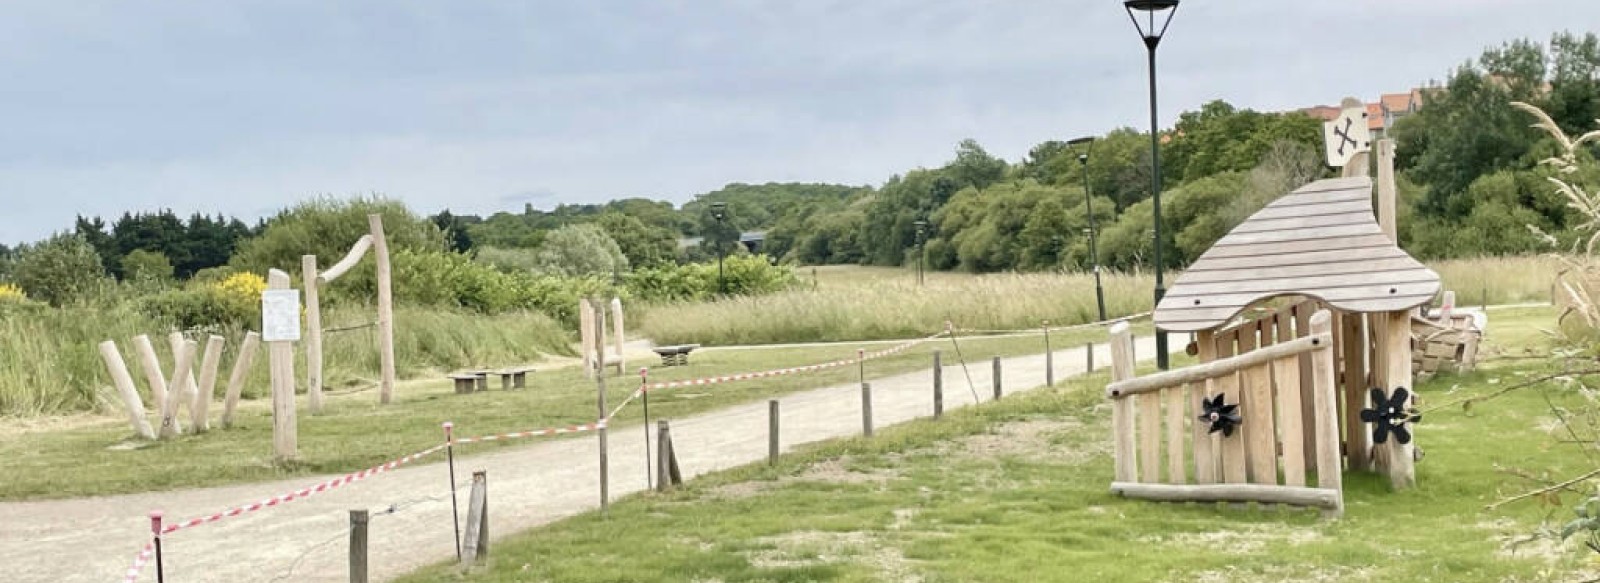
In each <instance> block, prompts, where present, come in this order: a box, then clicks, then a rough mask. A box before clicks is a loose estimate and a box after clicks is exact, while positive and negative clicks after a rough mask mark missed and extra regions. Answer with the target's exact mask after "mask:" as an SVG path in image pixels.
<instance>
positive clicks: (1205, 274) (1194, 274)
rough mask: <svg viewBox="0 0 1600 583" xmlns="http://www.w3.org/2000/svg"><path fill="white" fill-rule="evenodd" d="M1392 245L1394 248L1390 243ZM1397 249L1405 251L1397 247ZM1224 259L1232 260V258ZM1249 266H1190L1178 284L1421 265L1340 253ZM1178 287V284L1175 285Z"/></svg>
mask: <svg viewBox="0 0 1600 583" xmlns="http://www.w3.org/2000/svg"><path fill="white" fill-rule="evenodd" d="M1390 249H1394V248H1393V247H1390ZM1394 251H1395V253H1403V252H1402V251H1400V250H1399V249H1394ZM1225 261H1232V260H1231V259H1229V260H1225ZM1256 265H1257V266H1258V267H1257V268H1255V269H1249V268H1233V269H1216V268H1212V269H1206V270H1199V271H1195V270H1189V271H1185V272H1183V275H1182V276H1180V277H1179V278H1178V283H1177V284H1176V285H1183V286H1187V285H1193V284H1198V283H1216V282H1225V281H1262V280H1274V279H1284V278H1302V277H1316V276H1330V275H1345V274H1353V273H1378V272H1385V271H1396V270H1407V269H1421V268H1422V267H1421V265H1420V264H1418V263H1417V261H1416V260H1415V259H1412V258H1410V257H1387V258H1379V257H1362V258H1357V257H1341V258H1336V259H1331V260H1327V261H1318V262H1314V263H1300V264H1295V265H1279V264H1274V265H1273V266H1272V269H1270V270H1262V269H1259V265H1260V264H1259V262H1256ZM1174 287H1176V286H1174Z"/></svg>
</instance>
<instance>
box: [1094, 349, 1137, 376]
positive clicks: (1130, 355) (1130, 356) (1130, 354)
mask: <svg viewBox="0 0 1600 583" xmlns="http://www.w3.org/2000/svg"><path fill="white" fill-rule="evenodd" d="M1128 356H1129V358H1132V356H1133V354H1132V353H1131V352H1130V353H1129V354H1128ZM1083 358H1084V360H1085V362H1084V365H1083V372H1086V373H1090V372H1094V343H1093V342H1090V343H1088V344H1086V345H1084V347H1083Z"/></svg>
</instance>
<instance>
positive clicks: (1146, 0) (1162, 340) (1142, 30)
mask: <svg viewBox="0 0 1600 583" xmlns="http://www.w3.org/2000/svg"><path fill="white" fill-rule="evenodd" d="M1122 6H1123V8H1125V9H1127V11H1128V19H1129V20H1132V21H1133V27H1134V29H1136V30H1138V31H1139V36H1140V37H1143V38H1144V46H1145V49H1146V50H1147V51H1148V52H1149V56H1150V197H1151V200H1152V203H1153V206H1154V212H1155V233H1154V235H1153V238H1154V239H1155V253H1154V255H1155V270H1156V304H1158V305H1159V304H1160V303H1161V298H1162V296H1165V295H1166V294H1167V288H1166V285H1165V284H1163V283H1162V278H1161V272H1162V267H1163V266H1162V264H1161V137H1160V135H1159V131H1160V126H1159V125H1157V124H1158V122H1157V120H1156V45H1159V44H1161V37H1162V35H1165V34H1166V33H1167V25H1169V24H1172V15H1173V14H1177V12H1178V0H1125V1H1124V2H1123V3H1122ZM1136 13H1137V14H1136ZM1140 15H1143V16H1144V17H1145V22H1143V23H1141V22H1140V21H1139V17H1140ZM1158 15H1159V16H1161V17H1162V19H1161V20H1162V22H1161V28H1156V17H1157V16H1158ZM1156 368H1159V369H1161V370H1166V369H1167V335H1166V333H1164V332H1162V331H1161V330H1160V329H1157V330H1156Z"/></svg>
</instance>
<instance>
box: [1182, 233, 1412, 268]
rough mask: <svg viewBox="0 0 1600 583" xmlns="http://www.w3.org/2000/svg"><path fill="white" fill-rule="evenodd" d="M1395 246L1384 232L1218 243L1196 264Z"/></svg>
mask: <svg viewBox="0 0 1600 583" xmlns="http://www.w3.org/2000/svg"><path fill="white" fill-rule="evenodd" d="M1382 246H1388V247H1393V246H1394V241H1391V240H1389V237H1388V236H1386V235H1384V234H1383V233H1371V234H1367V235H1356V236H1350V237H1332V238H1328V239H1312V240H1307V241H1288V242H1284V243H1280V244H1278V245H1259V244H1255V243H1245V244H1239V245H1222V244H1221V241H1218V244H1217V245H1214V246H1212V247H1211V248H1210V249H1208V250H1206V252H1205V254H1203V255H1201V256H1200V258H1199V259H1197V260H1195V265H1201V264H1203V262H1204V261H1206V260H1207V259H1215V258H1223V257H1274V256H1282V255H1299V254H1301V253H1305V252H1308V251H1332V250H1337V249H1346V250H1357V249H1366V248H1371V247H1382Z"/></svg>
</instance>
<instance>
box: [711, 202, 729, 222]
mask: <svg viewBox="0 0 1600 583" xmlns="http://www.w3.org/2000/svg"><path fill="white" fill-rule="evenodd" d="M727 213H728V203H725V202H714V203H711V217H712V218H714V219H716V220H718V221H721V220H722V219H723V217H724V216H725V215H727Z"/></svg>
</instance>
